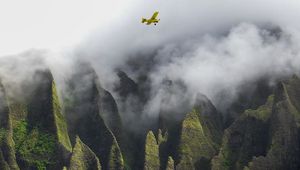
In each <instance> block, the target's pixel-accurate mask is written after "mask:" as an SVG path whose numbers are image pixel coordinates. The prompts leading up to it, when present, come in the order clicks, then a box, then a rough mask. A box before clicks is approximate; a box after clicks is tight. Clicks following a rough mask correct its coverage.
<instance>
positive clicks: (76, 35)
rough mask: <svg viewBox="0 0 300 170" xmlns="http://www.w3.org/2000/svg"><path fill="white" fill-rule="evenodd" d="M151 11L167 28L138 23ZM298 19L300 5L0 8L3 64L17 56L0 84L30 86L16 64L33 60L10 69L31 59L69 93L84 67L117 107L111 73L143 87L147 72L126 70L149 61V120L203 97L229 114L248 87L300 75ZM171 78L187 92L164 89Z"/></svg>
mask: <svg viewBox="0 0 300 170" xmlns="http://www.w3.org/2000/svg"><path fill="white" fill-rule="evenodd" d="M154 11H159V12H160V13H159V16H158V18H160V19H161V20H160V22H159V23H158V24H157V25H156V26H154V25H150V26H147V25H144V24H141V18H142V17H151V15H152V14H153V12H154ZM299 18H300V1H299V0H51V1H50V0H48V1H46V0H26V1H21V0H19V1H17V0H0V22H1V23H0V24H1V25H0V59H1V57H2V56H9V55H13V56H14V57H6V58H5V59H4V58H3V60H1V62H2V63H1V62H0V66H1V67H0V76H1V75H2V76H5V77H7V79H10V81H11V82H13V84H17V83H15V82H18V80H21V81H23V80H24V79H27V78H26V77H27V76H26V72H24V70H28V65H26V66H25V65H22V64H20V65H17V64H16V63H23V61H26V59H24V58H22V59H19V60H18V62H10V63H12V65H9V64H3V63H4V62H3V61H4V60H6V61H7V62H8V60H11V61H13V60H12V58H17V57H18V55H19V54H20V56H29V57H28V58H32V60H33V61H30V62H29V61H28V63H29V65H30V64H32V63H38V62H36V61H35V60H36V59H37V58H42V59H44V60H45V62H46V63H47V66H49V67H50V69H51V71H52V73H53V74H54V78H55V79H56V81H57V82H59V80H62V81H61V82H62V83H58V84H63V83H64V82H63V81H64V80H65V79H66V78H65V77H64V76H66V74H67V72H68V71H69V72H70V70H72V69H68V67H69V66H71V65H72V62H73V61H74V60H75V59H77V58H80V59H84V60H87V61H89V62H90V63H92V65H93V67H94V69H95V70H96V72H97V74H98V76H99V77H100V81H101V85H102V86H103V87H104V88H105V89H107V90H109V91H110V92H112V93H113V95H114V97H116V98H117V97H118V96H116V94H114V91H113V84H114V83H115V81H117V79H116V75H115V72H114V70H115V69H116V68H123V69H124V70H125V71H126V72H127V73H128V75H129V77H131V78H132V79H134V80H136V78H137V77H138V76H139V74H140V73H141V72H139V71H136V70H133V69H132V68H131V67H130V66H128V65H127V64H126V63H127V61H129V60H134V61H142V63H144V64H141V65H140V66H139V67H140V68H139V69H140V70H142V71H143V69H145V68H143V67H145V66H147V65H149V66H150V67H151V69H150V70H148V72H147V75H148V76H149V79H150V80H149V83H150V86H151V88H150V92H149V94H150V97H149V98H150V99H149V102H148V103H147V104H146V106H145V113H146V114H151V115H157V114H158V113H159V110H161V107H162V106H161V103H162V101H169V102H167V103H166V104H164V105H165V106H180V104H179V103H180V102H181V99H183V98H187V99H189V98H193V97H194V96H193V97H191V96H192V95H194V94H198V93H201V94H204V95H206V96H207V97H208V98H209V99H211V100H212V102H213V103H214V104H215V105H216V106H220V107H223V106H224V107H226V106H228V105H230V103H231V102H232V101H234V100H235V99H236V97H237V96H238V94H239V93H240V92H241V89H240V88H241V87H242V86H243V85H244V84H246V83H248V84H251V83H255V82H256V81H257V80H259V79H261V78H266V77H267V78H268V79H272V80H277V79H280V78H282V77H284V76H290V75H292V74H299V73H300V22H298V20H299ZM276 29H277V30H279V32H280V36H279V37H276V35H275V34H274V30H276ZM30 49H37V51H33V52H30ZM28 50H29V52H28ZM39 50H41V51H39ZM24 51H27V52H25V53H24ZM45 51H47V52H45ZM49 51H50V52H49ZM53 51H54V53H51V52H53ZM147 58H148V59H149V58H150V59H151V61H153V63H154V64H153V63H146V61H148V60H147ZM7 59H8V60H7ZM145 59H146V60H145ZM143 61H145V62H143ZM8 63H9V62H8ZM1 64H2V65H1ZM151 64H152V65H151ZM24 67H25V68H24ZM32 68H35V67H32ZM38 68H39V67H38ZM29 73H31V72H30V71H29ZM11 74H14V75H11ZM16 75H22V76H19V77H18V76H16ZM12 78H13V79H12ZM166 79H168V80H172V81H180V82H183V84H185V86H186V88H187V91H182V89H180V88H181V86H180V85H178V86H176V88H175V89H174V90H171V91H169V90H165V89H164V86H163V85H162V82H163V81H164V80H166ZM15 91H16V90H15ZM224 92H226V95H225V99H226V100H225V99H224V98H220V94H223V93H224ZM170 93H171V94H170ZM166 96H169V97H168V98H170V100H166V99H164V97H166ZM129 103H130V102H129ZM130 104H132V103H130ZM174 108H175V107H174Z"/></svg>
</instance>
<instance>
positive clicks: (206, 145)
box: [159, 96, 222, 169]
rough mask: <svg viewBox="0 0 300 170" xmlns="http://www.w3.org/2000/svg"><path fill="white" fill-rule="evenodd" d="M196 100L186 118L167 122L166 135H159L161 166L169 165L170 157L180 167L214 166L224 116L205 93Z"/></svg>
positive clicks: (177, 167)
mask: <svg viewBox="0 0 300 170" xmlns="http://www.w3.org/2000/svg"><path fill="white" fill-rule="evenodd" d="M196 103H197V104H195V106H194V108H193V109H192V111H190V112H189V113H188V114H186V116H185V118H184V120H183V121H180V122H178V123H170V122H169V123H167V125H165V127H167V129H165V130H163V131H165V133H164V135H163V136H165V137H159V138H162V139H161V141H162V142H160V161H161V169H166V168H167V164H168V161H169V156H172V158H173V159H174V162H175V165H176V169H199V168H200V167H201V168H202V169H210V160H211V158H212V157H213V156H214V155H216V154H217V152H218V149H219V146H220V142H221V136H222V121H221V115H220V113H218V112H217V110H216V109H215V108H214V106H213V105H212V103H211V102H210V101H209V100H208V99H207V98H206V97H204V96H199V97H198V99H197V101H196ZM165 122H166V121H165ZM167 122H168V121H167ZM159 136H160V135H159ZM164 138H167V139H164Z"/></svg>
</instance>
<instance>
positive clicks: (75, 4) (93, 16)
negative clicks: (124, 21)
mask: <svg viewBox="0 0 300 170" xmlns="http://www.w3.org/2000/svg"><path fill="white" fill-rule="evenodd" d="M126 8H127V3H125V1H122V0H113V1H109V0H105V1H104V0H26V1H22V0H0V21H1V22H0V37H1V38H0V46H1V48H0V56H3V55H10V54H17V53H21V52H23V51H26V50H28V49H39V48H42V49H53V50H57V49H62V48H68V47H71V46H73V45H75V44H77V43H78V42H80V41H82V40H83V39H84V37H86V36H87V35H88V34H89V33H90V32H91V31H92V30H94V29H96V28H99V27H101V26H102V25H105V24H108V22H110V21H111V20H114V18H115V17H117V16H118V15H120V13H122V11H124V10H126Z"/></svg>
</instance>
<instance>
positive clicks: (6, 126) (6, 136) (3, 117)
mask: <svg viewBox="0 0 300 170" xmlns="http://www.w3.org/2000/svg"><path fill="white" fill-rule="evenodd" d="M12 135H13V134H12V124H11V119H10V115H9V108H8V103H7V96H6V95H5V90H4V87H3V85H2V83H1V81H0V169H3V170H5V169H12V170H17V169H19V167H18V165H17V162H16V157H15V149H14V142H13V139H12V137H13V136H12Z"/></svg>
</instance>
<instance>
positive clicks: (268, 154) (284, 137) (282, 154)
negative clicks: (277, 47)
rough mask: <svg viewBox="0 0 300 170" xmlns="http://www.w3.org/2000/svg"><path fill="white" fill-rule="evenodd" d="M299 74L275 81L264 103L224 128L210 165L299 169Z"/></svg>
mask: <svg viewBox="0 0 300 170" xmlns="http://www.w3.org/2000/svg"><path fill="white" fill-rule="evenodd" d="M299 83H300V81H299V78H297V77H296V76H294V77H292V78H291V79H289V80H287V81H283V82H281V83H278V85H277V87H276V88H274V94H273V95H270V96H269V98H268V101H267V102H266V104H265V105H262V106H260V107H259V108H258V109H256V110H246V111H245V112H244V113H243V114H242V115H241V116H240V117H239V118H238V119H237V120H236V121H235V122H234V123H233V124H232V125H231V126H230V127H229V128H228V129H226V130H225V134H224V137H223V143H222V147H221V150H220V153H219V155H218V156H216V157H215V158H214V159H213V161H212V162H213V169H243V168H245V169H253V170H260V169H261V170H262V169H299V165H300V164H299V163H300V161H299V154H300V152H299V125H298V122H299V121H298V120H299V119H298V118H299V113H300V112H299V110H298V108H297V105H298V104H299V102H300V100H299V98H298V94H299V92H300V90H299V87H300V86H299Z"/></svg>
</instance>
